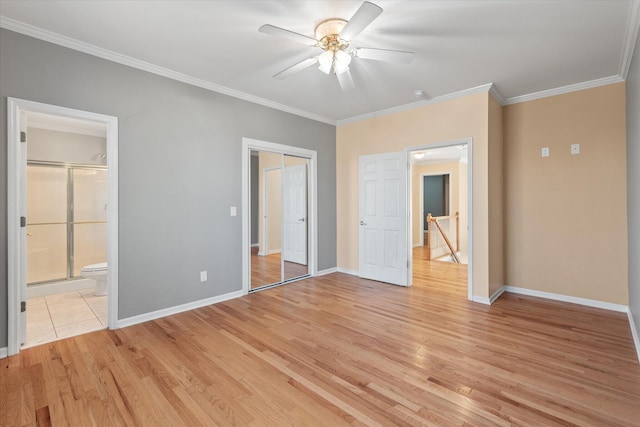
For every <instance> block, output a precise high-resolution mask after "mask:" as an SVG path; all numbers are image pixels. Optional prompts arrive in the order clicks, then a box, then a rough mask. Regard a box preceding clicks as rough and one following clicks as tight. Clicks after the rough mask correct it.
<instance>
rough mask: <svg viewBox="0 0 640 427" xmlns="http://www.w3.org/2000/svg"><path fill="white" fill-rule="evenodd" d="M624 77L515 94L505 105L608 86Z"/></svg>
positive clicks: (612, 77) (606, 78) (611, 77)
mask: <svg viewBox="0 0 640 427" xmlns="http://www.w3.org/2000/svg"><path fill="white" fill-rule="evenodd" d="M623 81H624V79H623V78H622V77H620V76H618V75H615V76H609V77H604V78H601V79H595V80H590V81H588V82H582V83H575V84H571V85H567V86H561V87H557V88H554V89H547V90H541V91H540V92H534V93H529V94H527V95H520V96H514V97H511V98H507V99H506V100H505V101H504V103H503V105H511V104H519V103H521V102H527V101H533V100H536V99H541V98H548V97H550V96H556V95H562V94H565V93H570V92H577V91H580V90H586V89H593V88H595V87H600V86H606V85H610V84H614V83H620V82H623Z"/></svg>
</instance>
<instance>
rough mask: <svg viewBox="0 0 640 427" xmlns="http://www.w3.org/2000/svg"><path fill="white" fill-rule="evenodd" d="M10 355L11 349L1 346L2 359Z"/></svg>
mask: <svg viewBox="0 0 640 427" xmlns="http://www.w3.org/2000/svg"><path fill="white" fill-rule="evenodd" d="M8 355H9V351H8V350H7V347H2V348H0V359H4V358H5V357H7V356H8Z"/></svg>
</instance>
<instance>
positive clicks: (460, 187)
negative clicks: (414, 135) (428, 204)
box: [411, 162, 468, 252]
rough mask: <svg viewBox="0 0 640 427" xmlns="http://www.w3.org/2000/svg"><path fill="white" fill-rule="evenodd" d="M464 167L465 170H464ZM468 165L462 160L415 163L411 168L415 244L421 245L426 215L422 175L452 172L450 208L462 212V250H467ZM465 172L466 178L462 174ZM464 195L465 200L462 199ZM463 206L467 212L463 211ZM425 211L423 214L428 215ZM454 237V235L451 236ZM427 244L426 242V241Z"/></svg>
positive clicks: (413, 240)
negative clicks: (423, 207)
mask: <svg viewBox="0 0 640 427" xmlns="http://www.w3.org/2000/svg"><path fill="white" fill-rule="evenodd" d="M462 169H464V171H462ZM466 169H467V165H466V164H465V163H460V162H448V163H437V164H427V165H420V164H414V165H413V166H412V168H411V181H412V182H411V201H412V204H411V215H412V236H411V237H412V238H411V241H412V243H413V246H418V245H420V233H421V231H422V222H423V219H424V216H422V217H421V216H420V206H421V205H422V204H421V200H422V197H421V196H420V189H421V188H422V187H421V185H420V184H421V179H420V177H421V176H422V175H437V174H446V173H449V174H451V178H450V182H449V186H450V188H451V192H450V195H451V200H450V201H449V210H450V212H451V215H454V214H455V213H456V212H460V250H461V251H462V252H466V251H467V237H466V236H467V233H466V231H467V222H466V221H467V219H468V216H467V214H466V205H467V199H466V197H467V194H468V192H467V185H468V184H467V173H466ZM463 173H464V179H462V174H463ZM463 195H464V197H465V200H464V201H463V200H462V196H463ZM463 206H464V207H465V212H462V208H463ZM426 214H427V213H426V212H425V213H424V214H423V215H426ZM451 238H452V239H453V236H451ZM424 243H425V244H426V242H424Z"/></svg>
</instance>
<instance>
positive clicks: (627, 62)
mask: <svg viewBox="0 0 640 427" xmlns="http://www.w3.org/2000/svg"><path fill="white" fill-rule="evenodd" d="M639 28H640V0H632V1H631V5H630V6H629V16H628V17H627V31H626V32H625V37H624V46H623V51H622V58H621V60H620V77H622V79H623V80H626V79H627V74H629V67H630V66H631V59H632V57H633V51H634V50H635V47H636V43H637V39H638V29H639Z"/></svg>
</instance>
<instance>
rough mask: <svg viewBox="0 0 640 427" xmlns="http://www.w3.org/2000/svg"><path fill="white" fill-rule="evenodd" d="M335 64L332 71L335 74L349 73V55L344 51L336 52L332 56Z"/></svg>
mask: <svg viewBox="0 0 640 427" xmlns="http://www.w3.org/2000/svg"><path fill="white" fill-rule="evenodd" d="M334 58H335V63H334V65H333V70H334V72H335V73H336V74H342V73H344V72H345V71H349V64H350V63H351V55H349V54H348V53H347V52H345V51H344V50H337V51H336V52H335V54H334Z"/></svg>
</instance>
